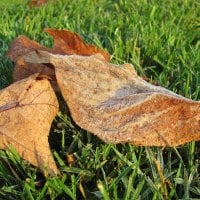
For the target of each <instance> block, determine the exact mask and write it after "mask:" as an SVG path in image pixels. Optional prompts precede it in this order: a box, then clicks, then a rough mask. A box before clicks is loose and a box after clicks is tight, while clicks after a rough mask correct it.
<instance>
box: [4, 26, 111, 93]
mask: <svg viewBox="0 0 200 200" xmlns="http://www.w3.org/2000/svg"><path fill="white" fill-rule="evenodd" d="M45 31H46V32H47V33H49V34H50V35H52V36H53V37H54V47H53V48H52V49H50V48H47V47H44V46H42V45H40V44H39V43H37V42H36V41H34V40H30V39H29V38H27V37H26V36H23V35H21V36H19V37H17V38H16V39H15V40H13V41H12V42H11V44H10V47H9V50H8V52H7V56H8V57H9V58H10V59H11V60H12V61H14V62H15V68H14V71H13V80H14V81H18V80H21V79H24V78H27V77H29V76H30V75H32V74H34V73H40V74H45V75H47V76H49V77H51V84H52V86H53V88H54V89H55V90H58V86H57V83H56V77H55V71H54V68H52V66H50V65H48V66H47V65H44V64H43V63H40V64H34V63H27V62H25V61H24V60H23V58H22V57H23V55H25V54H27V53H29V52H31V51H33V50H44V51H48V52H51V53H53V54H63V55H66V54H67V55H69V54H80V55H93V54H96V53H100V54H102V55H103V56H104V57H105V59H107V60H109V58H110V55H109V54H108V53H107V52H106V51H103V50H101V49H98V48H97V47H95V46H93V45H87V44H85V43H84V42H83V41H82V40H81V38H80V37H79V36H78V35H77V34H76V33H72V32H70V31H67V30H55V29H45Z"/></svg>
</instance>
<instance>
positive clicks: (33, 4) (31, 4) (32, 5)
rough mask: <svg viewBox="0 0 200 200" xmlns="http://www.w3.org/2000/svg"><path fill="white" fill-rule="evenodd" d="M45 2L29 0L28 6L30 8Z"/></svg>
mask: <svg viewBox="0 0 200 200" xmlns="http://www.w3.org/2000/svg"><path fill="white" fill-rule="evenodd" d="M45 3H47V0H31V1H30V2H29V7H30V8H32V7H38V6H41V5H43V4H45Z"/></svg>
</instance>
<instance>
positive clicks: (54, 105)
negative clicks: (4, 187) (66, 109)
mask: <svg viewBox="0 0 200 200" xmlns="http://www.w3.org/2000/svg"><path fill="white" fill-rule="evenodd" d="M57 112H58V102H57V98H56V96H55V93H54V91H53V89H52V88H51V85H50V83H49V81H48V80H47V79H44V78H43V77H40V76H39V75H38V74H35V75H32V76H30V77H29V78H27V79H23V80H21V81H18V82H16V83H14V84H12V85H10V86H9V87H7V88H5V89H3V90H0V148H1V149H6V148H8V147H9V145H13V146H14V147H15V149H16V150H17V151H18V152H19V154H20V155H21V156H22V158H24V159H26V160H27V161H29V162H30V163H31V164H33V165H35V166H38V167H39V168H40V169H41V170H42V171H43V172H44V171H45V168H46V169H47V170H48V171H49V173H50V174H57V173H58V169H57V167H56V164H55V162H54V159H53V157H52V154H51V151H50V149H49V143H48V135H49V130H50V127H51V123H52V121H53V119H54V117H55V115H56V114H57Z"/></svg>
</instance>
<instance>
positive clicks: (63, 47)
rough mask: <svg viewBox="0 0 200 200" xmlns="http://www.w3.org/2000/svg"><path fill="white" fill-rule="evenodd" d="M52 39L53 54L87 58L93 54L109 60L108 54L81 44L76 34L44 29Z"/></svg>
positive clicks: (92, 46)
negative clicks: (75, 55)
mask: <svg viewBox="0 0 200 200" xmlns="http://www.w3.org/2000/svg"><path fill="white" fill-rule="evenodd" d="M44 31H45V32H47V33H49V34H50V35H52V36H53V38H54V46H53V52H54V53H57V54H62V55H71V54H77V55H83V56H89V55H94V54H97V53H99V54H101V55H102V56H103V57H104V58H105V59H106V60H107V61H109V60H110V55H109V53H108V52H106V51H103V50H101V49H99V48H97V47H95V46H94V45H89V44H86V43H85V42H83V40H82V39H81V37H80V36H79V35H78V34H77V33H73V32H70V31H67V30H56V29H48V28H47V29H45V30H44Z"/></svg>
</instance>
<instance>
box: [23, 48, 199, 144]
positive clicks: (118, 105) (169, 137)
mask: <svg viewBox="0 0 200 200" xmlns="http://www.w3.org/2000/svg"><path fill="white" fill-rule="evenodd" d="M25 60H26V61H27V62H34V63H51V64H53V65H54V66H55V71H56V77H57V81H58V85H59V87H60V90H61V92H62V95H63V97H64V98H65V100H66V102H67V104H68V106H69V109H70V111H71V114H72V117H73V119H74V121H75V122H76V123H77V124H78V125H79V126H80V127H82V128H83V129H86V130H88V131H90V132H92V133H94V134H95V135H97V136H98V137H100V138H101V139H102V140H104V141H106V142H113V143H125V142H128V143H132V144H135V145H142V146H177V145H181V144H183V143H186V142H190V141H193V140H200V103H199V102H195V101H192V100H189V99H186V98H184V97H182V96H180V95H177V94H175V93H173V92H171V91H169V90H167V89H165V88H162V87H159V86H153V85H151V84H149V83H147V82H146V81H144V80H143V79H142V78H140V77H139V76H138V75H137V74H136V72H135V71H134V69H133V66H132V65H130V64H125V65H114V64H110V63H108V62H106V61H105V60H104V59H103V58H102V56H100V55H94V56H88V57H86V56H85V57H83V56H78V55H72V56H61V55H53V54H50V53H48V52H44V51H39V52H38V53H35V52H32V53H29V54H28V55H26V56H25Z"/></svg>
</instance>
